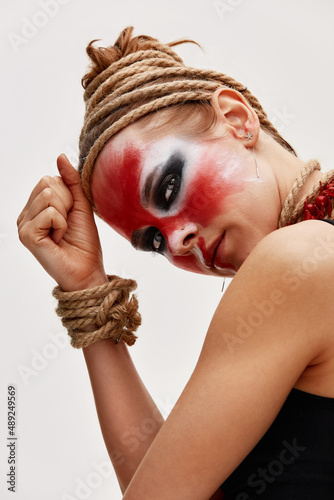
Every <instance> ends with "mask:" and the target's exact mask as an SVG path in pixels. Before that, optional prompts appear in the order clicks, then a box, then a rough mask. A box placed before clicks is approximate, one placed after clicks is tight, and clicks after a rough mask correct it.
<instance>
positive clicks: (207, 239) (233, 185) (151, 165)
mask: <svg viewBox="0 0 334 500" xmlns="http://www.w3.org/2000/svg"><path fill="white" fill-rule="evenodd" d="M116 139H117V140H116V141H114V142H112V141H110V142H109V143H108V144H107V145H106V146H105V147H104V149H103V150H102V152H101V154H100V156H99V158H98V160H97V163H96V167H95V171H94V174H93V179H92V193H93V197H94V201H95V204H96V207H97V210H98V212H99V214H100V215H101V217H102V218H103V219H104V220H105V221H106V222H107V223H108V224H109V225H110V226H112V227H113V228H114V229H115V230H116V231H117V232H119V233H120V234H121V235H122V236H124V237H125V238H127V239H128V240H130V239H131V236H132V234H133V232H134V231H135V230H138V229H143V228H148V227H155V228H157V229H158V230H159V231H160V232H161V234H162V235H163V237H164V238H165V240H166V251H165V256H166V257H167V258H168V259H169V260H170V261H171V262H172V263H173V264H174V265H176V266H177V267H181V268H183V269H186V270H189V271H192V272H198V273H203V274H214V275H217V274H218V275H222V274H224V275H233V274H234V273H235V271H236V267H235V266H234V265H233V264H232V262H231V261H230V262H229V261H228V259H227V256H226V250H225V248H224V245H225V240H226V237H225V232H226V229H227V226H226V222H224V220H225V219H226V214H227V213H228V211H229V208H230V207H231V197H232V196H233V195H235V194H236V193H238V192H240V191H242V190H243V189H244V185H243V182H241V180H240V176H238V164H237V162H236V160H235V158H233V157H231V155H230V156H228V155H226V154H225V153H222V150H221V149H222V148H221V145H219V144H217V143H215V142H209V141H208V142H207V143H200V142H190V141H180V140H178V139H176V138H173V137H168V138H167V139H165V140H162V141H156V142H154V143H143V142H142V141H139V140H135V138H133V137H132V136H131V140H126V138H125V139H124V140H122V139H121V138H117V137H116ZM160 151H161V154H160ZM175 151H179V152H180V153H181V154H182V157H183V158H184V160H185V167H184V174H183V175H182V180H181V187H180V189H179V192H178V195H177V198H175V201H174V202H173V204H172V205H171V208H170V209H169V210H168V211H164V210H159V208H157V207H156V206H154V204H153V202H152V200H150V201H149V202H148V205H147V206H144V203H143V201H142V193H141V189H142V186H143V184H144V182H145V180H146V179H147V177H148V176H149V175H150V174H152V172H153V171H154V169H155V168H156V167H157V166H159V165H160V164H162V163H163V161H165V159H166V158H167V157H168V155H169V156H170V155H171V154H172V153H173V152H174V153H175ZM154 175H155V174H154ZM152 189H154V188H152ZM226 220H227V219H226ZM182 228H184V229H182ZM223 236H224V238H223ZM222 238H223V239H222ZM214 257H216V258H215V260H214V259H213V258H214ZM229 257H230V256H229ZM214 264H216V267H214Z"/></svg>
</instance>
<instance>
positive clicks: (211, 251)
mask: <svg viewBox="0 0 334 500" xmlns="http://www.w3.org/2000/svg"><path fill="white" fill-rule="evenodd" d="M224 235H225V231H224V233H223V235H222V236H219V238H217V239H216V240H215V241H214V242H213V243H212V244H211V245H210V247H209V248H208V249H207V248H206V244H205V240H204V238H203V236H200V237H199V238H198V247H199V249H200V251H201V252H202V255H203V260H204V263H205V265H206V266H207V267H210V268H213V267H214V260H215V256H216V252H217V249H218V247H219V245H220V243H221V241H222V239H223V238H224Z"/></svg>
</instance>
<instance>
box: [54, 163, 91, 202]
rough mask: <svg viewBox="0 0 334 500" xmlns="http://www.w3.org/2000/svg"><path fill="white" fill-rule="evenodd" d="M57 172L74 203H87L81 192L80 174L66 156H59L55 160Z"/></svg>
mask: <svg viewBox="0 0 334 500" xmlns="http://www.w3.org/2000/svg"><path fill="white" fill-rule="evenodd" d="M57 168H58V172H59V174H60V176H61V178H62V179H63V181H64V182H65V184H66V186H67V187H68V189H69V190H70V191H71V194H72V196H73V200H74V202H81V203H82V202H84V203H89V201H88V200H87V198H86V196H85V193H84V192H83V190H82V186H81V180H80V174H79V172H78V171H77V170H76V169H75V168H74V167H73V165H72V164H71V162H70V161H69V159H68V158H67V156H66V155H64V154H61V155H60V156H58V158H57Z"/></svg>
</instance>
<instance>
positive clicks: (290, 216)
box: [277, 160, 334, 228]
mask: <svg viewBox="0 0 334 500" xmlns="http://www.w3.org/2000/svg"><path fill="white" fill-rule="evenodd" d="M314 170H321V166H320V163H319V162H318V161H317V160H310V161H309V162H307V163H306V165H305V167H304V168H303V170H302V171H301V173H300V175H299V176H298V177H297V179H296V180H295V182H294V184H293V186H292V188H291V191H290V192H289V194H288V196H287V198H286V200H285V202H284V205H283V208H282V211H281V213H280V217H279V220H278V225H277V227H278V228H281V227H284V226H287V225H288V224H295V223H297V222H300V221H301V220H302V218H303V214H304V206H305V202H307V203H313V202H314V200H315V199H316V197H317V196H318V195H319V193H320V191H321V189H322V188H323V187H324V186H325V185H326V184H327V183H329V182H331V181H333V180H334V170H330V171H329V172H326V173H325V174H324V176H323V177H322V178H321V183H320V182H317V183H316V184H314V186H313V187H312V188H311V190H310V191H309V192H308V193H307V194H306V195H305V196H303V197H302V198H301V199H300V191H301V188H302V187H303V186H304V184H305V182H306V181H307V179H308V178H309V176H310V175H311V174H312V172H314Z"/></svg>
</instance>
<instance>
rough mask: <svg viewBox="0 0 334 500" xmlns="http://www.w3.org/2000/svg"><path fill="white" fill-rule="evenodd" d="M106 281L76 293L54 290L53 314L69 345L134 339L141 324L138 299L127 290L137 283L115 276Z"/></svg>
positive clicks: (76, 345) (130, 343) (75, 345)
mask: <svg viewBox="0 0 334 500" xmlns="http://www.w3.org/2000/svg"><path fill="white" fill-rule="evenodd" d="M108 280H109V282H108V283H106V284H104V285H101V286H97V287H93V288H89V289H87V290H79V291H76V292H63V291H62V290H61V289H60V288H59V287H55V288H54V290H53V296H54V297H55V298H56V299H58V307H57V309H56V313H57V314H58V316H60V317H61V318H62V324H63V325H64V326H65V327H66V328H67V330H68V334H69V336H70V337H71V345H72V346H73V347H76V348H80V347H86V346H87V345H89V344H92V343H94V342H97V341H99V340H103V339H107V338H112V339H114V341H115V342H116V343H118V342H119V341H120V340H121V339H122V340H124V342H126V343H127V344H128V345H133V344H134V343H135V341H136V338H137V337H136V336H135V335H134V332H135V331H136V330H137V328H138V326H139V325H140V324H141V316H140V314H139V312H138V300H137V298H136V297H135V296H134V295H132V296H131V297H130V293H131V292H132V291H133V290H135V288H136V287H137V283H136V282H135V281H134V280H126V279H122V278H119V277H118V276H108Z"/></svg>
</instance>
